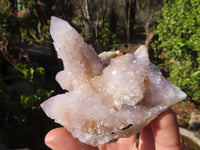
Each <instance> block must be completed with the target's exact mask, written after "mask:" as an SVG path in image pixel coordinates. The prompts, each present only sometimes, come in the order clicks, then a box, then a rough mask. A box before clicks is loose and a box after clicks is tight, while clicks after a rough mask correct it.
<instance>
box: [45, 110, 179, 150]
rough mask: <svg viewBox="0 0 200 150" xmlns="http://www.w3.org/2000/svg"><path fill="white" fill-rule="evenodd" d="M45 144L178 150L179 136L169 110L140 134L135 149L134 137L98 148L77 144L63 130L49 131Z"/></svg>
mask: <svg viewBox="0 0 200 150" xmlns="http://www.w3.org/2000/svg"><path fill="white" fill-rule="evenodd" d="M45 143H46V145H47V146H48V147H50V148H51V149H53V150H169V149H170V150H180V149H181V146H180V145H181V144H180V135H179V130H178V124H177V120H176V115H175V113H174V112H173V111H172V110H171V109H169V110H166V111H165V112H163V113H161V114H160V115H159V116H158V117H157V118H156V119H154V120H153V121H152V122H151V123H150V124H149V125H148V126H146V127H145V128H143V129H142V130H141V132H140V139H139V147H138V148H137V147H136V135H133V136H131V137H129V138H120V139H118V140H117V141H116V142H115V143H106V144H103V145H100V146H98V147H91V146H89V145H86V144H83V143H81V142H79V140H78V139H76V138H73V137H72V135H71V134H70V132H68V131H67V130H66V129H65V128H56V129H53V130H51V131H50V132H49V133H48V134H47V135H46V137H45Z"/></svg>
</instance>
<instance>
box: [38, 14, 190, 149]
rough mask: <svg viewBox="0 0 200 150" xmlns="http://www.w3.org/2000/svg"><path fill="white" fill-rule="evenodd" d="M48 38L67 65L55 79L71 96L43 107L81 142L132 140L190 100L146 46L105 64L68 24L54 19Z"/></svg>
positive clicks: (99, 142) (100, 142)
mask: <svg viewBox="0 0 200 150" xmlns="http://www.w3.org/2000/svg"><path fill="white" fill-rule="evenodd" d="M50 33H51V36H52V38H53V40H54V46H55V49H56V51H57V55H58V58H60V59H62V61H63V66H64V69H63V71H61V72H59V73H58V74H57V75H56V80H57V81H58V82H59V84H60V86H61V87H62V88H63V89H66V90H67V91H68V92H66V93H63V94H59V95H56V96H54V97H51V98H50V99H48V100H47V101H45V102H43V103H42V104H41V107H42V109H43V110H44V112H45V113H46V114H47V116H49V117H50V118H52V119H54V120H55V122H57V123H59V124H61V125H63V126H64V127H65V128H67V129H68V130H69V131H70V132H71V133H72V135H73V136H74V137H75V138H78V139H79V140H80V141H81V142H83V143H86V144H89V145H92V146H97V145H100V144H104V143H107V142H109V141H111V140H112V139H118V138H120V137H129V136H131V135H133V134H135V133H137V132H139V131H140V130H141V129H142V128H143V127H144V126H146V125H147V124H148V123H149V122H150V121H152V120H153V119H154V118H155V117H157V116H158V115H159V114H160V113H161V112H163V111H164V110H166V109H167V108H169V107H170V106H171V105H172V104H175V103H177V102H179V101H181V100H183V99H185V98H186V94H185V93H184V92H182V91H181V90H180V89H179V88H178V87H176V86H175V85H174V84H172V83H171V82H169V81H167V80H166V79H165V78H164V77H163V75H162V73H161V72H160V71H159V69H158V67H157V66H156V65H154V64H152V63H151V62H150V60H149V56H148V52H147V49H146V47H145V46H140V47H139V48H138V49H137V50H136V52H135V53H134V54H133V55H132V54H129V53H128V54H125V55H122V56H119V57H113V58H111V59H110V60H109V63H107V64H106V65H105V62H104V60H107V58H103V57H104V55H98V54H97V53H96V52H95V50H94V48H93V47H92V46H91V45H88V44H87V43H85V42H84V40H83V38H82V37H81V36H80V35H79V34H78V32H77V31H76V30H75V29H74V28H72V27H71V26H70V25H69V23H68V22H67V21H64V20H62V19H59V18H56V17H52V18H51V26H50ZM106 57H107V55H106Z"/></svg>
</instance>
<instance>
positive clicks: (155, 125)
mask: <svg viewBox="0 0 200 150" xmlns="http://www.w3.org/2000/svg"><path fill="white" fill-rule="evenodd" d="M151 125H152V131H153V135H154V140H155V148H156V150H169V149H170V150H180V135H179V129H178V124H177V120H176V115H175V114H174V112H173V111H172V110H171V109H169V110H167V111H165V112H163V113H162V114H160V115H159V116H158V117H157V118H156V119H154V120H153V121H152V122H151Z"/></svg>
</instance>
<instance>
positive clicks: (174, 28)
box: [152, 0, 200, 104]
mask: <svg viewBox="0 0 200 150" xmlns="http://www.w3.org/2000/svg"><path fill="white" fill-rule="evenodd" d="M158 15H159V18H158V19H157V22H158V25H157V27H156V29H155V34H156V35H158V39H157V40H156V41H155V42H154V43H153V44H152V47H153V49H154V51H155V54H156V56H157V57H160V58H161V57H162V59H164V60H165V61H164V63H162V65H163V66H165V67H167V69H168V71H169V73H170V78H171V79H172V81H173V82H174V83H175V84H176V85H177V86H179V87H180V88H181V89H182V90H184V91H185V92H186V93H187V94H188V99H189V100H192V101H194V102H196V103H198V104H200V90H199V89H200V40H199V39H200V1H199V0H174V1H167V0H165V1H164V6H163V8H162V10H161V11H160V12H159V13H158Z"/></svg>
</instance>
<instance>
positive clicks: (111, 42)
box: [95, 22, 119, 52]
mask: <svg viewBox="0 0 200 150" xmlns="http://www.w3.org/2000/svg"><path fill="white" fill-rule="evenodd" d="M109 27H110V24H109V22H105V23H104V24H103V27H102V28H101V32H100V34H99V35H98V37H97V38H96V39H95V47H96V49H97V50H99V51H98V52H103V51H110V50H111V51H114V50H117V49H118V47H119V39H118V38H117V36H116V34H115V33H112V32H111V30H110V28H109Z"/></svg>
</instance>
